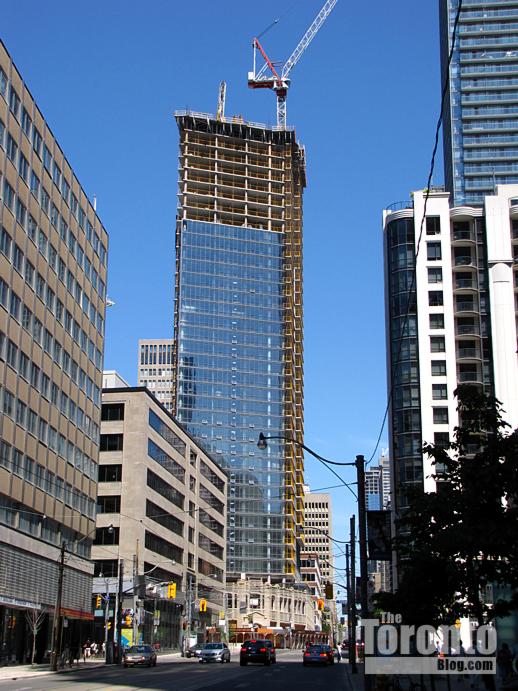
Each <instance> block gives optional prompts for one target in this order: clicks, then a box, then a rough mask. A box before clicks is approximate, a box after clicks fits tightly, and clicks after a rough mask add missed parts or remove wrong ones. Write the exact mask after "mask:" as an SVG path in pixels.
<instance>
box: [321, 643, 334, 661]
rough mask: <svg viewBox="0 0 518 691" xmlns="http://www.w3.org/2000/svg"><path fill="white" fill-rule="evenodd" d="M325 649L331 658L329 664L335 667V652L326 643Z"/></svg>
mask: <svg viewBox="0 0 518 691" xmlns="http://www.w3.org/2000/svg"><path fill="white" fill-rule="evenodd" d="M323 648H324V650H325V651H326V653H327V656H328V657H329V662H330V663H331V664H332V665H333V664H334V662H335V651H334V650H333V648H332V647H331V646H330V645H327V643H324V645H323Z"/></svg>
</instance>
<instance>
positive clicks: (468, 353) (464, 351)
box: [457, 347, 480, 360]
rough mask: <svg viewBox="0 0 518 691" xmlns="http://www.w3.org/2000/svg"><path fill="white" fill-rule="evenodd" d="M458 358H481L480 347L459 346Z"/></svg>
mask: <svg viewBox="0 0 518 691" xmlns="http://www.w3.org/2000/svg"><path fill="white" fill-rule="evenodd" d="M457 358H458V359H459V360H480V353H479V351H478V348H475V347H473V348H459V349H458V350H457Z"/></svg>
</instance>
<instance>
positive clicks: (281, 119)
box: [248, 0, 338, 127]
mask: <svg viewBox="0 0 518 691" xmlns="http://www.w3.org/2000/svg"><path fill="white" fill-rule="evenodd" d="M337 1H338V0H327V2H326V3H325V4H324V5H323V7H322V8H321V10H320V12H319V13H318V14H317V16H316V17H315V19H314V20H313V22H312V24H311V25H310V27H309V28H308V30H307V31H306V33H305V34H304V36H303V37H302V38H301V40H300V41H299V43H298V44H297V47H296V48H295V50H294V51H293V53H292V54H291V55H290V57H289V58H288V59H287V60H286V62H285V63H284V65H283V67H282V70H280V74H279V71H278V70H277V68H276V65H275V63H274V62H272V61H271V60H270V58H269V57H268V55H267V54H266V52H265V50H264V48H263V47H262V45H261V44H260V43H259V38H257V37H256V38H254V40H253V42H252V46H253V59H254V62H253V70H252V71H251V72H249V73H248V86H249V87H250V88H251V89H272V90H273V91H275V94H276V96H277V125H278V127H286V97H287V95H288V89H289V87H290V83H291V80H290V79H289V74H290V72H291V70H292V69H293V68H294V67H295V65H296V64H297V62H298V61H299V60H300V58H301V57H302V54H303V53H304V51H305V50H306V48H307V47H308V46H309V44H310V43H311V41H312V40H313V39H314V38H315V36H316V35H317V33H318V31H319V30H320V28H321V27H322V24H323V23H324V22H325V20H326V19H327V17H328V16H329V15H330V14H331V11H332V10H333V8H334V6H335V5H336V3H337ZM277 21H278V20H277ZM274 23H276V22H274ZM271 26H273V25H271ZM268 28H270V27H268ZM263 33H265V32H263ZM257 51H259V53H260V54H261V55H262V57H263V59H264V65H263V66H262V67H261V69H260V70H259V72H257V71H256V63H257ZM268 70H269V71H270V72H271V74H268Z"/></svg>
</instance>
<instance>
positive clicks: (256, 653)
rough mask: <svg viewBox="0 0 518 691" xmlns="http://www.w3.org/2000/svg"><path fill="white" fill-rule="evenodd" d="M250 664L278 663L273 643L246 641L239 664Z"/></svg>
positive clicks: (240, 653) (242, 647)
mask: <svg viewBox="0 0 518 691" xmlns="http://www.w3.org/2000/svg"><path fill="white" fill-rule="evenodd" d="M249 662H260V663H261V664H263V665H271V664H272V663H274V662H277V657H276V654H275V646H274V645H273V643H272V642H271V641H267V640H252V641H245V642H244V643H243V645H242V646H241V650H240V652H239V664H240V665H241V666H244V665H247V664H248V663H249Z"/></svg>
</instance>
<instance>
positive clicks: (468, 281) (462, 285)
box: [455, 277, 477, 290]
mask: <svg viewBox="0 0 518 691" xmlns="http://www.w3.org/2000/svg"><path fill="white" fill-rule="evenodd" d="M469 288H471V289H472V290H476V289H477V286H476V285H475V281H474V280H473V278H471V277H470V278H456V279H455V290H465V289H469Z"/></svg>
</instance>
